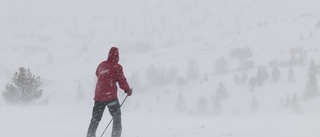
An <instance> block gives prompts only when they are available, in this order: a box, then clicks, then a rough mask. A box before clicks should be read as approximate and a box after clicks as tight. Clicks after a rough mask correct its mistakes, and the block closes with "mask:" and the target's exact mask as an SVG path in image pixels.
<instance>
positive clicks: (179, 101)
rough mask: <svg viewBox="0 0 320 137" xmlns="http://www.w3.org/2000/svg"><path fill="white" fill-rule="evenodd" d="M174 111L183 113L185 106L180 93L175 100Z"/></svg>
mask: <svg viewBox="0 0 320 137" xmlns="http://www.w3.org/2000/svg"><path fill="white" fill-rule="evenodd" d="M176 110H177V112H178V113H183V112H184V111H185V110H186V105H185V101H184V97H183V95H182V93H181V92H180V93H179V95H178V99H177V104H176Z"/></svg>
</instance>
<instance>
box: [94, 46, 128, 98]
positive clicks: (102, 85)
mask: <svg viewBox="0 0 320 137" xmlns="http://www.w3.org/2000/svg"><path fill="white" fill-rule="evenodd" d="M118 62H119V50H118V48H116V47H112V48H111V49H110V51H109V55H108V59H107V60H106V61H103V62H101V63H100V64H99V66H98V68H97V70H96V75H97V77H98V81H97V85H96V90H95V96H94V100H95V101H110V100H113V99H116V98H117V82H118V84H119V86H120V88H121V89H122V90H124V91H125V92H127V91H129V90H130V87H129V84H128V82H127V79H126V77H125V76H124V74H123V69H122V66H121V65H120V64H119V63H118Z"/></svg>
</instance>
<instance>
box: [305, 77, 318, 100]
mask: <svg viewBox="0 0 320 137" xmlns="http://www.w3.org/2000/svg"><path fill="white" fill-rule="evenodd" d="M318 94H319V87H318V85H317V79H316V77H315V76H312V75H309V80H308V82H307V83H306V87H305V90H304V96H303V98H304V100H308V99H311V98H314V97H317V96H318Z"/></svg>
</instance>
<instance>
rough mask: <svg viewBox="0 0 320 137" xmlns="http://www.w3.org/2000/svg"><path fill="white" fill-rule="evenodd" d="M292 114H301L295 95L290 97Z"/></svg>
mask: <svg viewBox="0 0 320 137" xmlns="http://www.w3.org/2000/svg"><path fill="white" fill-rule="evenodd" d="M292 112H293V113H301V112H302V109H301V107H300V105H299V103H298V97H297V94H296V93H295V94H294V95H293V97H292Z"/></svg>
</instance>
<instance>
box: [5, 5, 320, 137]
mask: <svg viewBox="0 0 320 137" xmlns="http://www.w3.org/2000/svg"><path fill="white" fill-rule="evenodd" d="M0 3H1V4H0V18H1V20H0V30H1V31H0V38H1V40H0V62H1V63H0V91H4V89H5V85H6V84H7V83H8V82H10V80H11V78H12V75H13V74H14V72H15V71H17V70H18V68H19V67H26V68H30V69H31V72H32V73H34V74H35V75H38V76H40V77H41V78H42V79H43V80H44V86H43V89H44V94H43V96H42V98H41V99H40V100H37V103H36V104H39V105H44V107H43V106H37V107H27V108H19V107H18V108H17V107H12V106H9V105H7V104H6V103H5V102H4V101H3V98H2V97H0V112H1V114H0V117H1V121H5V123H6V124H4V125H2V124H1V125H0V127H1V128H0V130H3V132H2V131H1V132H0V136H2V135H3V136H12V137H17V136H21V135H27V136H28V135H29V136H32V137H37V136H47V135H43V134H45V133H44V131H48V130H49V129H48V128H56V129H57V131H56V132H57V134H53V135H52V136H61V137H62V136H64V133H65V132H70V133H67V136H70V135H71V136H81V135H84V134H85V130H86V128H87V125H88V122H89V119H90V113H91V107H92V105H93V100H92V98H93V92H94V86H95V80H96V78H95V75H94V72H95V69H96V67H97V65H98V64H99V63H100V62H101V61H103V60H104V59H106V57H107V53H108V50H109V48H110V47H111V46H118V47H119V48H120V56H121V57H120V63H121V64H122V65H123V67H124V72H125V75H126V76H127V78H128V81H129V84H130V85H131V86H132V87H133V89H134V94H133V96H132V97H130V98H128V100H127V102H126V104H125V105H124V108H123V111H124V117H125V118H124V119H125V120H124V122H125V124H124V125H125V126H126V127H125V128H124V129H126V128H129V130H127V132H125V133H124V135H125V136H131V135H134V136H141V137H143V136H159V137H160V136H163V137H167V136H168V137H169V136H199V137H200V136H203V137H209V136H210V137H211V136H234V137H257V136H268V137H269V136H272V137H275V136H276V137H283V136H294V137H300V135H303V134H304V132H303V131H304V130H308V131H309V132H308V133H309V134H308V135H309V136H310V137H313V136H314V137H316V135H317V133H316V131H317V130H316V128H314V127H313V126H311V125H308V124H307V123H308V122H310V121H319V119H318V118H317V117H316V116H317V115H319V113H320V109H319V106H320V102H319V101H318V99H319V97H316V98H313V99H310V100H307V101H304V99H303V96H304V91H305V86H306V83H307V81H308V75H307V71H308V69H309V65H310V62H311V59H314V60H315V62H316V64H319V62H320V60H319V52H320V51H319V49H318V48H319V43H320V39H319V38H320V20H319V17H320V10H319V8H318V7H317V4H319V2H318V1H316V0H307V1H299V0H294V1H292V0H280V1H279V0H269V1H263V0H249V1H235V0H233V1H223V0H201V1H195V0H175V1H163V0H154V1H152V2H150V1H147V0H138V1H129V0H123V1H111V0H107V1H105V0H97V1H94V2H93V1H87V0H69V1H64V0H55V1H41V0H30V1H20V0H2V1H1V2H0ZM237 48H250V49H251V52H252V56H251V57H249V58H247V59H246V60H248V61H251V62H253V63H254V66H253V67H252V68H250V69H247V70H239V69H238V67H239V63H240V59H237V58H232V57H231V56H230V52H231V50H232V49H237ZM292 48H298V49H302V50H303V53H304V54H305V55H307V56H304V59H305V60H304V62H303V64H300V65H293V66H292V69H293V70H294V76H295V79H296V81H295V82H294V83H288V82H287V77H288V71H289V69H290V67H289V66H288V65H280V67H279V69H280V72H281V79H280V81H279V82H277V83H274V82H272V81H271V79H268V80H266V81H265V82H264V84H263V86H261V87H255V89H254V91H251V90H250V87H249V82H248V81H247V82H246V83H245V84H240V85H237V84H235V82H234V76H236V75H242V74H243V73H246V74H247V76H248V78H251V77H254V76H256V74H257V72H258V69H259V68H260V67H261V66H265V67H266V70H267V71H268V72H269V73H271V71H272V66H270V64H274V63H280V64H281V63H282V64H286V63H288V62H289V61H290V59H291V57H292V54H291V53H292V50H291V49H292ZM294 56H295V57H296V58H299V56H297V54H294ZM221 57H223V58H225V59H226V62H227V63H228V66H229V67H228V71H227V72H224V73H217V72H216V71H215V67H216V61H217V60H218V59H220V58H221ZM190 66H193V67H194V69H195V70H196V71H195V72H197V73H196V77H195V78H189V77H190V74H191V73H192V72H194V71H191V70H190V69H191V68H190ZM318 79H319V76H318ZM220 82H222V83H223V84H224V86H225V88H226V90H227V92H228V95H229V98H227V99H225V100H223V101H221V102H220V103H221V107H222V108H221V111H219V113H216V111H215V109H214V108H215V105H216V104H215V103H214V102H215V99H214V98H215V96H216V93H215V91H216V90H217V88H218V85H219V83H220ZM318 85H319V82H318ZM1 87H2V88H1ZM179 95H181V96H182V97H183V102H184V106H185V109H184V110H183V111H180V112H179V111H177V107H176V105H177V104H178V102H179V101H180V99H181V98H179ZM294 95H296V96H297V102H296V103H297V104H298V105H299V106H300V107H301V111H300V112H299V113H298V115H293V116H292V114H297V113H293V111H292V110H291V108H290V107H285V104H286V100H287V98H288V97H289V98H290V99H293V97H294ZM124 96H125V95H124V94H123V93H122V91H121V90H120V91H119V97H120V100H122V99H123V98H124ZM181 96H180V97H181ZM254 97H255V100H256V101H257V103H258V106H259V107H258V108H257V110H256V111H255V113H252V100H253V98H254ZM204 100H205V101H204ZM202 101H203V102H205V103H204V104H202V105H201V102H202ZM203 102H202V103H203ZM199 104H200V106H205V107H203V108H202V107H200V108H199ZM295 112H296V111H295ZM62 113H65V114H62ZM22 114H26V115H22ZM37 114H39V115H40V114H41V116H38V115H37ZM153 114H154V115H153ZM254 114H256V115H254ZM74 116H76V117H74ZM105 116H106V117H105V118H104V121H108V118H110V117H108V116H107V115H105ZM233 116H241V117H233ZM249 116H253V117H249ZM265 116H268V117H265ZM287 116H288V118H284V117H287ZM15 117H21V118H18V119H15ZM29 117H30V118H39V120H35V121H34V123H35V124H36V125H34V126H31V127H29V126H26V125H29V124H25V123H30V122H32V121H30V120H28V119H29ZM48 117H51V118H48ZM308 117H310V118H308ZM144 118H145V119H144ZM251 118H253V120H252V119H251ZM8 119H13V120H8ZM56 119H59V120H58V121H56ZM141 119H142V120H141ZM147 120H149V122H147ZM188 120H191V121H190V122H186V121H188ZM250 120H252V121H250ZM41 121H45V122H44V123H42V122H41ZM129 121H130V122H132V123H130V122H129ZM150 121H153V122H150ZM167 121H168V122H167ZM216 121H217V123H216V124H213V123H215V122H216ZM224 121H226V123H229V124H226V123H223V122H224ZM247 121H249V122H248V123H250V124H252V125H250V124H246V122H247ZM170 122H172V123H170ZM234 122H235V123H236V124H235V125H233V126H231V127H229V125H230V124H231V123H234ZM1 123H2V122H1ZM61 123H63V124H65V125H68V129H70V130H71V129H75V130H77V131H79V130H80V131H81V132H79V133H77V132H76V133H75V132H73V131H70V130H69V131H65V129H63V128H60V124H61ZM141 123H144V124H141ZM155 123H159V124H155ZM180 123H183V124H184V125H180ZM260 123H261V124H262V125H261V127H262V128H263V129H264V130H259V131H256V130H257V129H259V127H255V126H254V125H258V124H260ZM44 124H49V125H51V126H49V127H48V128H46V127H45V126H41V125H44ZM15 125H21V126H16V128H17V129H13V127H15ZM73 125H78V126H74V127H73ZM137 125H138V126H137ZM154 125H157V126H156V127H157V128H156V129H154V128H150V127H151V126H154ZM168 125H170V126H168ZM242 125H246V126H244V127H243V126H242ZM293 125H299V126H293ZM283 126H287V127H289V128H290V129H295V130H294V131H295V132H292V133H289V130H286V129H283V130H284V131H283V132H282V131H279V130H280V129H282V127H283ZM40 127H41V128H40ZM132 127H137V129H130V128H132ZM240 127H241V128H240ZM268 127H273V128H272V129H267V128H268ZM24 128H26V129H24ZM38 128H40V129H41V131H37V129H38ZM145 129H149V130H150V131H149V132H142V130H143V131H144V130H145ZM151 129H152V130H151ZM251 129H252V130H251ZM101 130H102V129H100V130H99V131H101ZM253 130H255V131H253ZM5 131H21V132H16V133H10V132H5ZM49 131H50V130H49ZM187 131H188V132H187ZM154 132H161V134H160V133H156V134H155V133H154ZM270 132H272V133H273V134H272V133H270Z"/></svg>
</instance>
